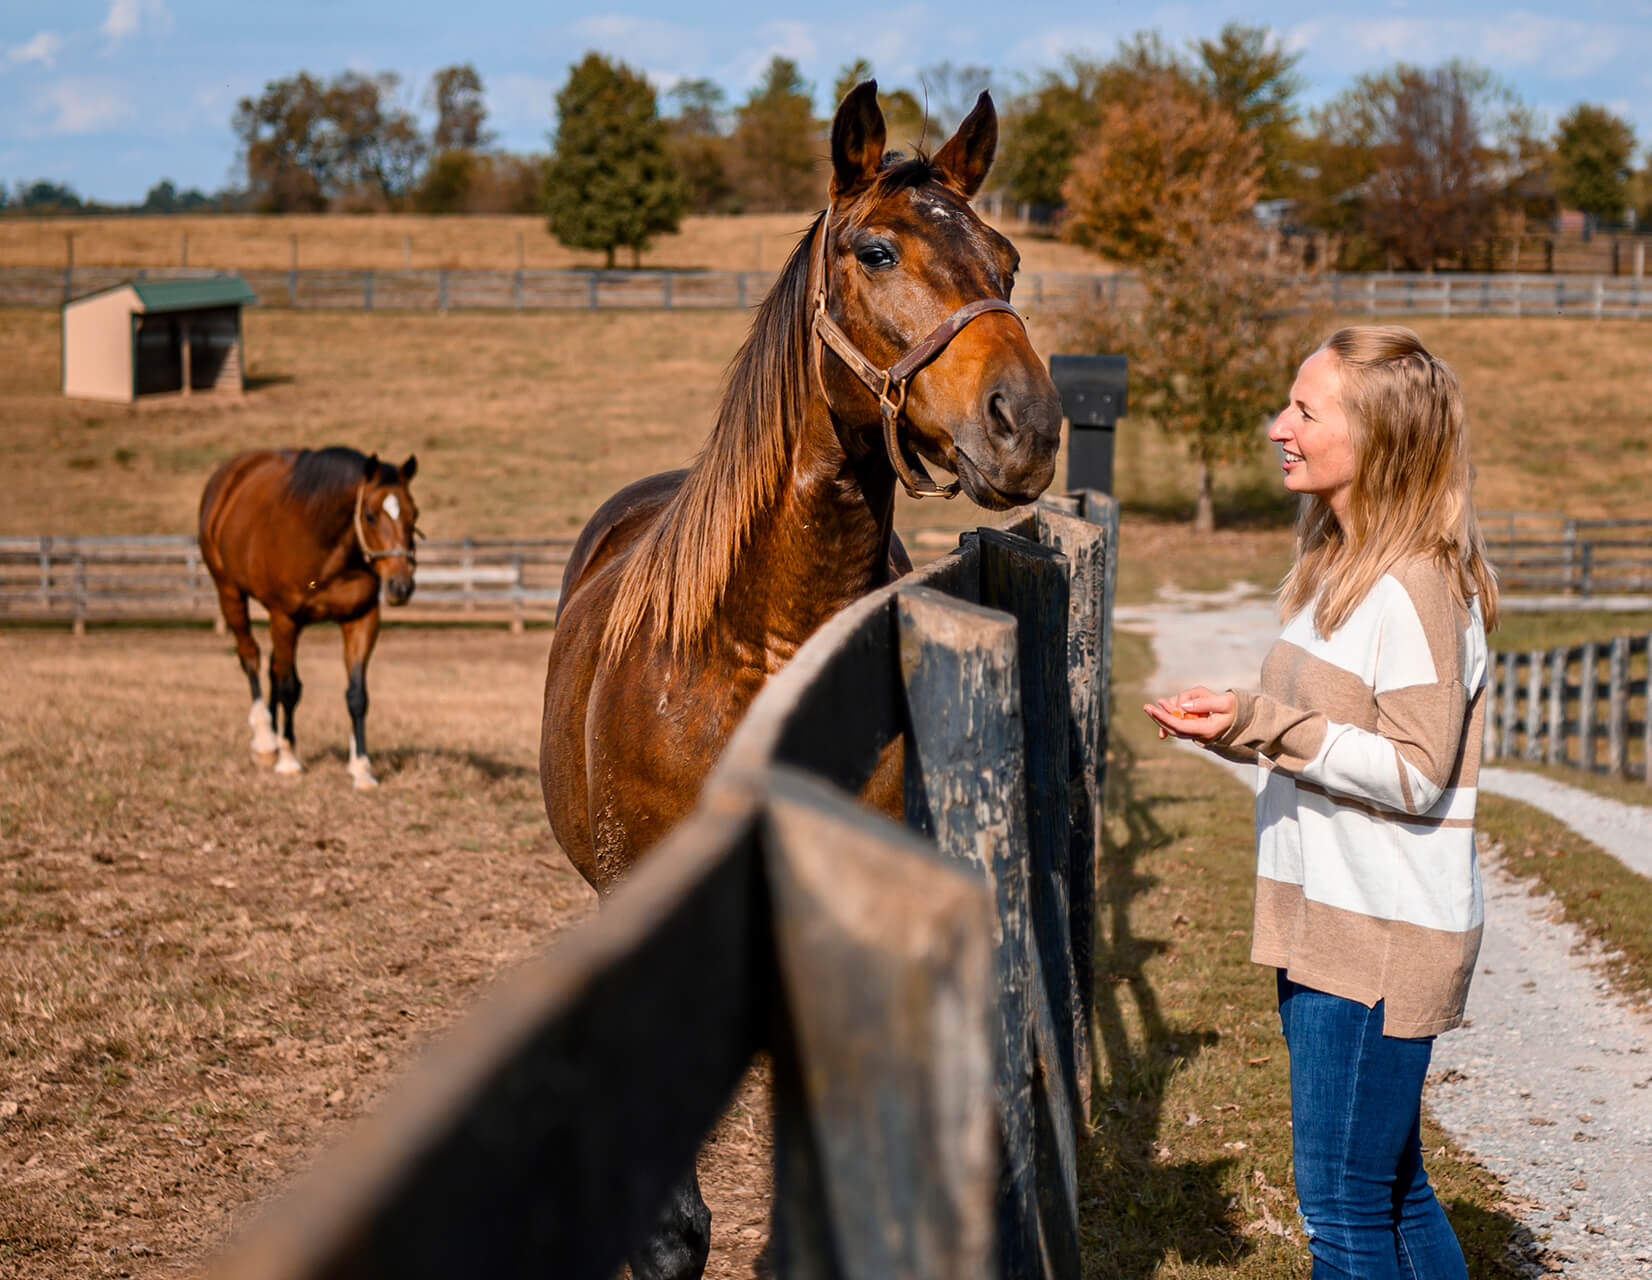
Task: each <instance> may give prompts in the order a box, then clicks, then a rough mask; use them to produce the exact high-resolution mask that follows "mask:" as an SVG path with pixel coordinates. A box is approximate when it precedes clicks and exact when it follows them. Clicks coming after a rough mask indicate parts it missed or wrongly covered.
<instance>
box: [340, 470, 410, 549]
mask: <svg viewBox="0 0 1652 1280" xmlns="http://www.w3.org/2000/svg"><path fill="white" fill-rule="evenodd" d="M366 498H367V482H366V481H365V480H363V481H362V482H361V483H360V484H358V485H357V486H356V515H355V525H356V546H358V547H360V548H361V554H362V555H363V556H365V557H366V559H367V564H368V566H369V567H371V566H372V564H373V562H374V561H376V560H385V559H388V558H389V557H391V556H402V557H404V558H405V559H406V560H407V563H408V564H409V565H412V564H417V563H418V557H417V556H415V555H414V554H413V552H412V551H411V550H409V549H408V548H407V547H386V548H385V549H384V550H383V551H375V550H373V548H371V547H369V546H368V545H367V533H366V531H365V530H364V529H363V528H362V527H361V507H362V503H363V502H364V501H366Z"/></svg>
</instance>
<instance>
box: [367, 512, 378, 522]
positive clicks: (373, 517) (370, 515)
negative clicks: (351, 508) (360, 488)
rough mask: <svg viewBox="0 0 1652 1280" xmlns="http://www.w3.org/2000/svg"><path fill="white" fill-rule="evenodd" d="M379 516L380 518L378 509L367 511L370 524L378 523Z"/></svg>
mask: <svg viewBox="0 0 1652 1280" xmlns="http://www.w3.org/2000/svg"><path fill="white" fill-rule="evenodd" d="M378 518H379V517H378V513H377V512H376V511H369V512H368V513H367V523H368V524H374V523H376V522H377V521H378Z"/></svg>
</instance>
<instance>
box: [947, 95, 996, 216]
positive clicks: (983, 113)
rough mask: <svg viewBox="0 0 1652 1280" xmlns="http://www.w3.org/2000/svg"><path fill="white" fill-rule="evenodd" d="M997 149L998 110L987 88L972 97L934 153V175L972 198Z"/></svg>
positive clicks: (967, 198)
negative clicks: (968, 109) (972, 105)
mask: <svg viewBox="0 0 1652 1280" xmlns="http://www.w3.org/2000/svg"><path fill="white" fill-rule="evenodd" d="M997 150H998V112H997V111H996V110H995V109H994V107H993V105H992V95H991V94H990V93H988V92H987V91H986V90H984V89H983V90H982V91H981V96H980V97H979V98H977V99H976V100H975V109H974V110H973V111H971V112H970V113H969V115H967V116H965V117H964V122H963V124H961V125H959V126H958V132H957V133H955V134H953V135H952V137H951V138H949V139H947V144H946V146H944V147H942V148H941V149H940V150H939V151H937V152H936V153H935V159H934V162H933V163H934V167H935V170H936V176H937V177H939V178H940V179H941V181H942V182H944V183H946V184H947V186H949V187H952V188H953V189H954V190H956V191H958V192H960V193H961V194H962V195H963V197H964V199H966V200H969V199H972V198H973V197H974V195H975V193H976V192H977V191H979V190H980V189H981V184H982V183H983V182H985V181H986V178H987V170H988V169H990V168H992V157H993V154H994V153H995V152H996V151H997Z"/></svg>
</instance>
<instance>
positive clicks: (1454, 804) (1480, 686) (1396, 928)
mask: <svg viewBox="0 0 1652 1280" xmlns="http://www.w3.org/2000/svg"><path fill="white" fill-rule="evenodd" d="M1313 612H1314V606H1313V604H1309V605H1308V607H1307V608H1305V609H1304V610H1303V611H1302V612H1301V613H1299V614H1298V615H1297V616H1296V617H1294V618H1293V619H1291V621H1290V622H1289V623H1287V624H1286V626H1285V630H1284V632H1283V633H1282V634H1281V635H1280V637H1279V639H1278V640H1277V641H1275V643H1274V645H1273V647H1272V648H1271V649H1270V650H1269V651H1268V655H1267V658H1266V659H1265V660H1264V662H1263V664H1262V687H1261V691H1260V692H1258V693H1247V692H1243V691H1238V690H1236V691H1235V693H1236V694H1237V697H1238V702H1239V706H1238V713H1237V716H1236V717H1235V720H1234V723H1233V725H1232V727H1231V728H1230V729H1229V730H1228V731H1227V733H1226V734H1224V735H1223V736H1222V738H1221V740H1220V741H1219V742H1218V743H1217V744H1215V747H1216V749H1217V750H1220V751H1221V752H1222V753H1223V754H1224V755H1230V756H1234V757H1237V758H1244V759H1253V760H1256V761H1257V762H1258V763H1259V764H1260V765H1261V766H1262V767H1261V768H1259V769H1258V770H1257V794H1256V844H1257V881H1256V920H1255V933H1254V937H1253V940H1252V945H1251V959H1252V960H1254V961H1256V962H1257V963H1258V964H1265V965H1273V966H1277V967H1279V968H1283V969H1285V970H1286V971H1287V973H1288V975H1289V977H1290V978H1291V979H1292V980H1293V981H1295V982H1300V983H1302V984H1304V985H1305V986H1310V987H1314V988H1317V989H1318V990H1321V991H1328V992H1330V993H1332V994H1333V995H1339V996H1345V997H1347V998H1348V999H1351V1000H1358V1001H1360V1002H1361V1003H1362V1004H1365V1005H1366V1006H1368V1007H1369V1006H1372V1005H1375V1004H1376V1002H1377V1001H1378V1000H1384V1001H1386V1004H1385V1005H1384V1018H1383V1022H1384V1026H1383V1031H1384V1034H1385V1035H1390V1036H1405V1037H1411V1036H1429V1035H1435V1034H1437V1033H1439V1032H1441V1031H1447V1030H1450V1029H1451V1028H1452V1027H1455V1026H1457V1025H1458V1024H1459V1023H1460V1022H1461V1021H1462V1018H1463V1005H1464V1002H1465V1000H1466V999H1467V997H1468V984H1469V979H1470V978H1471V977H1472V976H1473V973H1474V960H1475V956H1476V955H1477V954H1478V952H1479V949H1480V931H1481V926H1482V922H1483V919H1484V914H1483V902H1482V898H1481V891H1480V870H1479V864H1478V862H1477V860H1476V857H1475V850H1474V803H1475V785H1476V782H1477V779H1478V775H1479V766H1480V743H1481V735H1482V733H1483V732H1484V727H1485V726H1484V715H1483V705H1484V699H1485V689H1486V664H1487V658H1486V634H1485V626H1484V624H1483V622H1482V620H1481V616H1480V609H1479V603H1478V601H1475V602H1473V603H1472V604H1471V605H1470V607H1469V608H1468V609H1464V608H1463V606H1462V605H1460V604H1458V603H1457V602H1456V601H1455V600H1454V599H1453V597H1452V594H1451V591H1450V588H1449V586H1448V585H1447V583H1446V581H1445V579H1444V577H1443V576H1442V574H1441V572H1440V570H1439V569H1438V568H1437V567H1436V566H1434V565H1432V564H1429V563H1427V562H1425V561H1413V562H1408V563H1406V564H1404V565H1402V566H1400V567H1398V568H1396V569H1395V570H1394V571H1393V572H1392V573H1390V574H1389V575H1388V576H1386V577H1384V578H1383V579H1382V580H1381V581H1380V582H1379V583H1378V584H1377V585H1376V586H1375V587H1374V588H1372V590H1371V593H1370V594H1369V595H1368V596H1367V597H1366V598H1365V600H1364V601H1363V602H1362V603H1361V604H1360V605H1359V607H1358V608H1357V609H1355V610H1354V612H1353V614H1352V615H1351V616H1350V617H1349V619H1348V621H1347V622H1346V623H1344V624H1343V625H1342V626H1341V627H1339V628H1338V629H1337V630H1336V631H1335V632H1334V633H1333V634H1332V635H1330V636H1329V637H1326V636H1321V635H1319V634H1318V633H1317V632H1316V631H1315V629H1314V625H1313Z"/></svg>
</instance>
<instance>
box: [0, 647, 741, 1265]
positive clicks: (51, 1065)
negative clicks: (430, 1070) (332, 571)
mask: <svg viewBox="0 0 1652 1280" xmlns="http://www.w3.org/2000/svg"><path fill="white" fill-rule="evenodd" d="M547 644H548V633H547V632H544V631H530V632H529V633H528V634H527V635H524V636H511V635H510V634H508V633H507V632H506V631H504V630H503V629H499V630H491V629H481V628H477V629H469V630H434V629H413V628H407V627H401V628H398V627H395V626H393V625H392V626H389V627H387V629H386V631H385V634H384V635H383V637H382V638H381V641H380V644H379V648H378V651H377V653H376V654H375V656H374V660H373V665H372V670H371V690H372V696H373V706H372V711H371V713H370V715H369V720H368V734H369V738H368V741H369V746H370V748H371V749H372V755H373V759H374V764H375V768H376V770H377V772H378V774H379V777H380V779H381V780H382V783H383V785H382V786H381V787H380V788H379V789H378V790H377V791H376V792H372V793H367V794H357V793H354V792H352V791H351V789H350V787H349V782H348V779H347V777H346V775H345V771H344V760H345V741H346V739H345V731H346V728H347V726H348V717H347V713H346V711H345V708H344V702H343V690H344V679H343V664H342V661H341V660H340V656H339V653H340V650H339V647H338V641H337V638H336V632H334V631H332V629H330V628H317V629H315V630H314V631H312V632H310V633H308V634H307V636H306V639H305V641H304V644H303V645H302V647H301V649H300V661H301V671H302V674H303V677H304V680H305V692H304V698H303V701H302V703H301V704H300V707H299V713H298V730H299V739H298V741H299V755H300V757H301V759H302V760H303V762H304V764H305V766H306V772H305V774H304V775H303V776H302V777H301V778H299V779H296V780H294V779H286V778H277V777H276V776H275V775H274V774H273V773H270V772H267V771H262V770H259V769H257V768H256V767H255V766H254V765H253V763H252V760H251V757H250V755H249V753H248V750H247V739H248V732H247V729H246V726H245V723H244V721H245V713H246V689H245V684H244V682H243V680H242V677H241V675H240V671H239V668H238V666H237V664H236V662H235V660H234V657H233V654H232V652H231V649H230V647H229V642H228V641H227V640H223V639H219V638H217V637H215V636H214V635H212V633H211V632H210V631H208V630H206V629H204V628H178V629H171V630H167V629H147V630H140V629H103V630H99V629H97V628H94V629H93V631H92V632H91V634H89V635H88V636H86V637H85V638H83V639H80V640H72V639H71V638H70V637H69V636H68V635H67V634H66V632H64V631H48V630H38V631H32V630H16V629H14V630H8V631H0V672H4V679H3V682H0V1274H5V1275H7V1276H17V1277H20V1278H22V1277H29V1278H40V1280H46V1278H52V1280H55V1278H57V1277H69V1276H76V1277H78V1276H88V1275H92V1276H104V1275H111V1276H126V1275H130V1276H137V1277H144V1276H159V1275H167V1276H171V1275H177V1274H179V1273H180V1272H185V1273H187V1272H192V1271H195V1270H198V1269H199V1266H200V1264H201V1262H202V1261H203V1260H204V1259H205V1258H208V1257H210V1256H211V1255H212V1254H213V1253H214V1252H215V1251H216V1250H218V1249H219V1248H220V1247H221V1246H222V1245H223V1244H224V1243H225V1241H226V1240H227V1239H228V1238H229V1235H230V1233H231V1232H232V1230H233V1229H234V1227H235V1225H236V1224H237V1223H238V1222H241V1221H244V1220H245V1219H246V1217H247V1216H248V1214H249V1213H251V1212H253V1211H254V1210H255V1208H256V1206H257V1204H258V1203H260V1202H262V1201H264V1200H266V1199H267V1198H269V1197H270V1196H272V1195H273V1194H275V1193H277V1192H278V1191H279V1190H280V1188H281V1187H282V1186H283V1185H284V1184H285V1183H286V1182H288V1181H289V1180H290V1179H291V1177H292V1176H293V1175H294V1174H295V1173H296V1172H297V1171H299V1170H301V1169H302V1168H303V1167H304V1166H305V1165H306V1164H307V1163H308V1161H309V1160H310V1159H311V1158H312V1157H313V1156H314V1155H315V1154H316V1152H317V1151H318V1150H319V1149H321V1148H323V1147H325V1146H326V1145H327V1144H328V1143H330V1142H332V1141H334V1140H336V1139H337V1138H338V1137H339V1136H341V1135H342V1134H343V1132H344V1131H345V1128H346V1127H347V1125H348V1124H349V1122H350V1121H351V1119H352V1118H353V1117H355V1116H358V1115H360V1114H362V1113H363V1112H365V1111H367V1110H368V1109H369V1108H371V1107H372V1106H373V1104H374V1102H375V1100H376V1099H378V1098H379V1097H380V1096H381V1095H382V1094H383V1092H384V1090H385V1089H386V1087H387V1085H388V1084H389V1083H390V1082H391V1081H393V1080H394V1078H395V1077H396V1076H397V1075H398V1073H399V1072H400V1071H401V1070H402V1069H403V1068H404V1067H405V1066H406V1065H408V1064H409V1063H410V1061H411V1060H412V1058H413V1057H414V1055H416V1053H417V1052H418V1050H419V1047H420V1045H422V1044H423V1043H425V1042H426V1041H427V1040H428V1039H429V1038H430V1037H431V1036H433V1035H435V1034H438V1033H439V1032H440V1031H441V1030H442V1028H443V1027H445V1026H447V1025H448V1024H450V1023H451V1022H452V1021H453V1020H454V1019H455V1018H457V1017H459V1016H460V1015H462V1013H463V1012H464V1010H465V1009H466V1008H468V1007H469V1006H470V1005H471V1004H472V1003H473V1001H474V999H475V998H476V996H477V995H478V993H479V991H480V990H481V989H482V988H483V987H484V986H485V984H486V983H487V982H488V980H489V979H490V978H492V977H494V976H495V975H497V974H498V973H500V972H501V971H502V970H504V969H506V968H508V967H509V966H511V965H512V964H514V963H516V962H518V961H520V960H521V959H523V958H524V957H526V956H527V955H529V954H530V953H531V952H533V951H535V950H537V949H539V948H541V947H543V946H545V945H546V944H548V943H554V940H555V938H556V936H557V935H558V934H559V933H560V932H561V931H562V930H564V929H566V928H568V927H569V926H571V925H574V924H577V923H578V922H579V921H581V920H583V919H585V918H586V917H587V916H589V915H590V914H591V912H592V911H593V910H594V909H595V896H594V894H592V892H591V891H590V890H589V889H588V888H587V887H586V885H585V884H584V882H583V881H582V880H581V879H580V878H579V876H578V874H577V873H576V872H575V871H574V870H573V869H572V867H571V866H570V865H569V864H568V862H567V861H566V859H565V858H564V857H563V856H562V853H561V851H560V850H559V849H558V848H557V846H556V844H555V842H554V841H553V839H552V838H551V834H550V830H549V827H548V825H547V823H546V821H545V815H544V810H543V807H542V804H541V801H540V796H539V785H538V772H537V755H538V723H539V702H540V694H541V685H542V682H543V678H544V677H543V672H544V658H545V650H546V647H547ZM766 1116H767V1102H766V1098H765V1094H764V1090H763V1088H762V1086H761V1083H760V1081H759V1080H757V1079H756V1078H748V1080H747V1082H746V1085H745V1087H744V1088H743V1090H742V1092H741V1093H740V1095H739V1096H738V1097H737V1099H736V1101H735V1103H734V1105H733V1107H732V1108H731V1110H730V1112H729V1115H728V1117H727V1118H726V1119H725V1121H724V1122H723V1124H722V1126H721V1127H720V1128H719V1130H718V1132H717V1133H716V1135H714V1139H713V1141H712V1143H711V1144H710V1145H709V1147H708V1149H707V1151H706V1153H705V1155H704V1157H703V1158H702V1162H701V1163H702V1172H701V1178H702V1182H703V1185H704V1187H705V1191H706V1196H707V1199H708V1202H709V1203H710V1204H711V1206H712V1211H713V1215H714V1224H713V1232H714V1255H715V1263H714V1266H713V1269H712V1270H711V1271H709V1272H708V1274H710V1275H714V1276H718V1277H723V1278H732V1277H736V1276H749V1275H750V1274H752V1263H753V1260H754V1259H755V1257H756V1256H757V1254H758V1251H759V1250H760V1248H761V1246H762V1244H763V1242H764V1240H765V1238H766V1236H767V1187H768V1181H769V1174H768V1168H769V1152H768V1137H767V1127H766Z"/></svg>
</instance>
